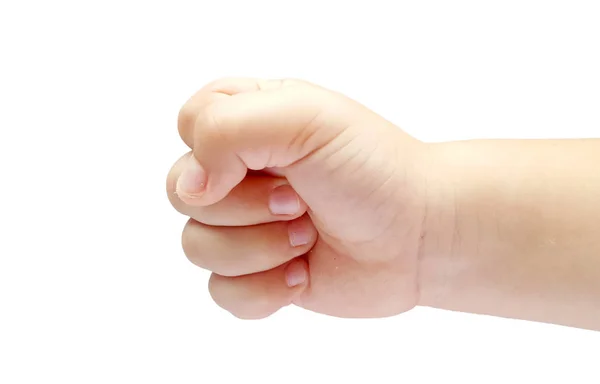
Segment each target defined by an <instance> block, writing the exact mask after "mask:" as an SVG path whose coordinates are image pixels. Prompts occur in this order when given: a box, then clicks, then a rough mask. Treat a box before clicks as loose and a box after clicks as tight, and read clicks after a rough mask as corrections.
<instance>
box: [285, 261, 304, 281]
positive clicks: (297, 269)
mask: <svg viewBox="0 0 600 384" xmlns="http://www.w3.org/2000/svg"><path fill="white" fill-rule="evenodd" d="M285 281H286V284H287V286H288V287H290V288H294V287H297V286H301V285H306V283H307V282H308V263H307V262H306V260H304V259H303V258H301V257H298V258H296V259H294V260H292V261H291V262H290V263H289V264H288V265H287V267H286V268H285Z"/></svg>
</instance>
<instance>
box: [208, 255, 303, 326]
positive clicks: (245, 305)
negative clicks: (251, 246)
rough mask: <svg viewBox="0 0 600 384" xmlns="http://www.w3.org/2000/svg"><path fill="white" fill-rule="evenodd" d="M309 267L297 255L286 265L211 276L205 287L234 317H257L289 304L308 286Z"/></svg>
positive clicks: (264, 315)
mask: <svg viewBox="0 0 600 384" xmlns="http://www.w3.org/2000/svg"><path fill="white" fill-rule="evenodd" d="M308 278H309V270H308V264H307V263H306V261H305V260H304V259H303V258H301V257H299V258H296V259H294V260H292V261H291V262H289V263H287V264H286V265H282V266H280V267H278V268H274V269H271V270H268V271H265V272H260V273H255V274H252V275H245V276H238V277H225V276H221V275H218V274H214V273H213V275H212V276H211V278H210V280H209V284H208V288H209V291H210V294H211V296H212V298H213V300H214V301H215V302H216V303H217V304H218V305H219V306H220V307H222V308H224V309H225V310H227V311H229V312H231V313H232V314H233V315H234V316H237V317H239V318H242V319H260V318H264V317H267V316H269V315H272V314H273V313H275V312H277V311H278V310H279V309H280V308H282V307H285V306H287V305H289V304H291V303H293V302H294V301H295V300H296V299H297V298H298V297H299V296H300V295H301V294H302V292H303V291H304V290H305V289H306V287H307V286H308V283H309V282H308Z"/></svg>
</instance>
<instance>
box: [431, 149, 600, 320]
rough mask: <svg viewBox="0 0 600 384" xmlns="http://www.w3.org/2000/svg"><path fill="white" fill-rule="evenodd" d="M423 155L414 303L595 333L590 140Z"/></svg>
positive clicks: (598, 244)
mask: <svg viewBox="0 0 600 384" xmlns="http://www.w3.org/2000/svg"><path fill="white" fill-rule="evenodd" d="M431 148H432V150H431V157H430V159H431V165H430V169H431V170H432V172H431V174H430V178H429V183H428V194H429V199H428V210H427V217H426V221H425V225H424V229H425V232H424V235H425V236H424V241H423V245H422V252H421V276H420V281H421V304H422V305H426V306H432V307H438V308H444V309H450V310H458V311H465V312H472V313H482V314H490V315H496V316H505V317H513V318H521V319H527V320H534V321H542V322H551V323H556V324H564V325H570V326H576V327H582V328H591V329H600V140H555V141H550V140H548V141H541V140H540V141H538V140H523V141H521V140H519V141H517V140H514V141H509V140H490V141H469V142H455V143H444V144H435V145H432V147H431Z"/></svg>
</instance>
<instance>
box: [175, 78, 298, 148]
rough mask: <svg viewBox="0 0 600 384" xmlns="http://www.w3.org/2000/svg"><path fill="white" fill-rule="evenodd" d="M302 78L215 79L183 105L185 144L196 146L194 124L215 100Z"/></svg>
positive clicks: (181, 127) (179, 126)
mask: <svg viewBox="0 0 600 384" xmlns="http://www.w3.org/2000/svg"><path fill="white" fill-rule="evenodd" d="M300 82H301V81H300V80H293V79H291V80H290V79H287V80H264V79H257V78H250V77H230V78H223V79H219V80H215V81H213V82H211V83H209V84H207V85H206V86H204V87H202V89H200V90H199V91H198V92H196V93H195V94H194V95H193V96H192V97H191V98H190V99H188V101H187V102H186V103H185V104H184V105H183V107H181V110H180V111H179V116H178V118H177V129H178V130H179V136H181V139H182V140H183V141H184V142H185V144H186V145H187V146H188V147H190V149H192V148H193V147H194V125H195V122H196V120H197V119H198V116H199V114H200V113H201V112H202V111H203V110H204V108H206V106H208V105H210V104H212V103H214V102H215V101H217V100H219V99H222V98H226V97H229V96H233V95H236V94H239V93H244V92H253V91H259V90H267V89H274V88H280V87H282V86H284V85H288V84H293V83H300Z"/></svg>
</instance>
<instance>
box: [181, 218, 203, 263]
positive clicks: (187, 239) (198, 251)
mask: <svg viewBox="0 0 600 384" xmlns="http://www.w3.org/2000/svg"><path fill="white" fill-rule="evenodd" d="M199 225H200V224H199V223H197V222H196V221H195V220H192V219H190V220H188V222H187V224H186V225H185V227H184V228H183V232H182V234H181V247H182V249H183V253H184V254H185V256H186V257H187V259H188V260H189V261H190V262H192V263H193V264H195V265H197V266H198V267H201V268H205V269H208V268H207V267H208V266H207V265H206V260H205V259H206V257H205V254H204V252H203V247H198V241H199V237H198V233H197V232H198V231H197V228H195V227H197V226H199Z"/></svg>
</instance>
